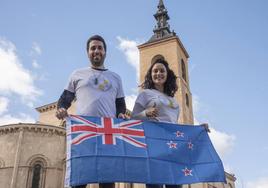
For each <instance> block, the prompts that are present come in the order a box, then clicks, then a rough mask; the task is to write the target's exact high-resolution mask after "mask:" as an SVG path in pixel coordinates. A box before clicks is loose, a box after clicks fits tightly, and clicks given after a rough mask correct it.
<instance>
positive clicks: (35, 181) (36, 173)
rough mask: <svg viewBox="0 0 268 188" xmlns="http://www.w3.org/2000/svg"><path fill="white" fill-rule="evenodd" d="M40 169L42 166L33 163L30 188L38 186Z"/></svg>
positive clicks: (38, 187) (37, 187)
mask: <svg viewBox="0 0 268 188" xmlns="http://www.w3.org/2000/svg"><path fill="white" fill-rule="evenodd" d="M41 170H42V166H41V165H40V164H36V165H34V167H33V180H32V188H40V184H41V183H40V176H41Z"/></svg>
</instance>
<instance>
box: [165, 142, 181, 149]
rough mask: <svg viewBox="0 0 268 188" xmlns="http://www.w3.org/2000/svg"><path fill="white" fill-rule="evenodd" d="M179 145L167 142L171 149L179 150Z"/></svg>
mask: <svg viewBox="0 0 268 188" xmlns="http://www.w3.org/2000/svg"><path fill="white" fill-rule="evenodd" d="M177 144H178V143H175V142H173V141H169V142H167V145H168V146H169V148H170V149H171V148H174V149H177Z"/></svg>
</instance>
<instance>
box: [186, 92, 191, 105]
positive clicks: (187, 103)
mask: <svg viewBox="0 0 268 188" xmlns="http://www.w3.org/2000/svg"><path fill="white" fill-rule="evenodd" d="M185 100H186V106H188V107H189V105H190V103H189V97H188V94H187V93H186V94H185Z"/></svg>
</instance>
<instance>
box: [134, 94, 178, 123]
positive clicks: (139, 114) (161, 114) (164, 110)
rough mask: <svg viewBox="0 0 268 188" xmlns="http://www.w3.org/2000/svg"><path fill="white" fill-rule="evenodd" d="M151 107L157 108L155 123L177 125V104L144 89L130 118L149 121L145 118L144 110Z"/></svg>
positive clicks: (161, 95) (170, 98) (171, 99)
mask: <svg viewBox="0 0 268 188" xmlns="http://www.w3.org/2000/svg"><path fill="white" fill-rule="evenodd" d="M153 106H155V107H156V108H158V116H157V117H156V120H157V121H161V122H169V123H177V121H178V117H179V111H180V109H179V104H178V103H177V101H176V100H175V99H174V98H173V97H170V96H168V95H166V94H164V93H162V92H160V91H158V90H155V89H145V90H143V91H141V92H140V94H139V95H138V97H137V99H136V102H135V106H134V108H133V111H132V117H133V118H134V119H135V118H136V119H140V118H142V119H146V120H150V119H148V118H147V117H146V116H145V110H146V109H147V108H149V107H153Z"/></svg>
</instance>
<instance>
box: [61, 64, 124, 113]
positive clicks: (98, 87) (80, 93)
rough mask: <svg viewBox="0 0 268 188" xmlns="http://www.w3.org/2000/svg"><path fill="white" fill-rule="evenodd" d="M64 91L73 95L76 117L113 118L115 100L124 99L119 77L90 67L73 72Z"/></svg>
mask: <svg viewBox="0 0 268 188" xmlns="http://www.w3.org/2000/svg"><path fill="white" fill-rule="evenodd" d="M65 89H66V90H68V91H70V92H73V93H75V97H76V102H77V107H76V108H77V110H76V111H77V114H78V115H86V116H96V117H101V116H103V117H115V116H116V106H115V100H116V98H121V97H124V92H123V88H122V81H121V78H120V77H119V75H117V74H116V73H114V72H111V71H109V70H105V71H100V70H95V69H92V68H90V67H86V68H82V69H78V70H76V71H74V72H73V73H72V74H71V76H70V79H69V82H68V84H67V86H66V88H65Z"/></svg>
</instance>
